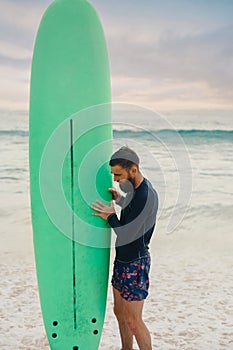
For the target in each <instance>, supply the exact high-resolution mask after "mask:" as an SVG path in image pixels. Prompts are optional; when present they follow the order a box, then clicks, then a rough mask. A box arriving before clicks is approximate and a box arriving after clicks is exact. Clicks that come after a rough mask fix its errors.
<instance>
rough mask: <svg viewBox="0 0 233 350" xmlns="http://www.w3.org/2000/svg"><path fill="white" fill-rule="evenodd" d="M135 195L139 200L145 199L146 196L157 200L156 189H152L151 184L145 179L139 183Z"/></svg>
mask: <svg viewBox="0 0 233 350" xmlns="http://www.w3.org/2000/svg"><path fill="white" fill-rule="evenodd" d="M136 195H137V197H141V198H143V197H145V198H147V197H148V196H149V197H153V198H158V193H157V191H156V189H155V188H154V187H153V185H152V184H151V182H150V181H149V180H148V179H146V178H144V180H143V182H142V183H141V185H140V186H139V188H138V190H137V191H136Z"/></svg>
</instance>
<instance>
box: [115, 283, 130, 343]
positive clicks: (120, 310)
mask: <svg viewBox="0 0 233 350" xmlns="http://www.w3.org/2000/svg"><path fill="white" fill-rule="evenodd" d="M113 296H114V313H115V315H116V318H117V321H118V324H119V330H120V336H121V343H122V350H132V348H133V333H132V332H131V330H130V328H129V327H128V325H127V323H126V315H125V311H124V303H123V301H124V299H123V298H122V297H121V295H120V292H119V291H118V290H117V289H115V288H113Z"/></svg>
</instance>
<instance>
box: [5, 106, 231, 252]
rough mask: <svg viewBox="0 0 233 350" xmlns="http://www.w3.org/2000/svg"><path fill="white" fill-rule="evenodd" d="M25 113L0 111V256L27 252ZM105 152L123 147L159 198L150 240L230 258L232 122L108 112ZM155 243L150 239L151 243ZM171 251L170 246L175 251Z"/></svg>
mask: <svg viewBox="0 0 233 350" xmlns="http://www.w3.org/2000/svg"><path fill="white" fill-rule="evenodd" d="M28 124H29V123H28V113H26V112H25V113H22V112H3V111H2V112H1V128H0V146H1V170H0V184H1V185H0V186H1V187H0V195H1V207H0V219H1V251H2V252H3V253H5V254H6V253H14V254H15V253H19V254H21V253H23V254H25V253H28V252H31V251H32V229H31V218H30V196H29V161H28V154H29V151H28V141H29V131H28V129H29V126H28ZM113 129H114V132H113V136H114V142H113V148H114V150H115V149H117V148H119V147H121V146H124V145H128V146H129V147H132V148H133V149H135V150H136V152H137V153H138V154H139V156H140V159H141V169H142V172H143V174H144V176H146V177H147V178H148V179H149V180H150V181H151V183H152V184H153V186H154V187H155V188H156V190H157V191H158V195H159V212H158V219H157V228H156V235H157V236H158V237H159V236H164V235H165V236H167V237H168V238H167V240H166V244H167V246H169V245H171V244H172V243H171V242H174V239H175V238H174V237H178V236H179V234H180V239H179V240H178V241H177V242H176V246H175V248H174V249H178V248H179V247H180V248H182V249H184V250H186V251H189V250H192V249H194V250H195V249H201V247H203V246H205V247H206V248H208V247H210V249H212V248H213V249H212V250H211V254H214V253H217V252H220V253H221V254H230V251H231V250H232V242H233V239H232V235H233V232H232V227H233V220H232V217H233V210H232V209H233V205H232V202H233V185H232V183H233V182H232V174H233V163H232V146H233V123H232V119H231V118H230V117H229V116H228V117H226V118H225V119H223V118H222V119H220V118H218V117H217V116H215V117H213V116H211V115H208V113H207V116H206V117H203V118H202V119H200V118H194V117H190V116H186V115H185V113H184V112H182V113H180V114H179V113H176V115H172V114H169V113H168V114H166V113H164V115H162V114H158V113H155V112H154V111H148V110H146V109H144V108H138V107H135V106H130V107H129V105H127V106H125V105H116V106H114V108H113ZM155 241H156V240H155ZM177 247H178V248H177Z"/></svg>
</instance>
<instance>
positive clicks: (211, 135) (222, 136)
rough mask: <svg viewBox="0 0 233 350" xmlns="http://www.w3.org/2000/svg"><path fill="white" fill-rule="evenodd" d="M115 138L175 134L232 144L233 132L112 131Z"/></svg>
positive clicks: (179, 130) (169, 136)
mask: <svg viewBox="0 0 233 350" xmlns="http://www.w3.org/2000/svg"><path fill="white" fill-rule="evenodd" d="M113 132H114V136H115V137H128V138H135V137H137V138H138V137H142V138H144V137H150V136H153V135H154V136H158V137H167V138H172V137H173V136H176V135H177V133H178V134H179V135H180V136H182V137H184V138H186V137H187V138H202V139H218V140H228V141H232V142H233V130H220V129H212V130H211V129H208V130H206V129H177V130H176V129H158V130H152V129H150V130H147V129H146V128H143V127H141V128H138V129H137V130H135V128H134V129H131V128H130V129H129V128H128V129H127V128H125V129H114V130H113Z"/></svg>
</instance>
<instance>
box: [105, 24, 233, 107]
mask: <svg viewBox="0 0 233 350" xmlns="http://www.w3.org/2000/svg"><path fill="white" fill-rule="evenodd" d="M232 37H233V26H228V27H223V28H219V29H217V30H215V31H210V32H208V31H205V32H201V33H194V34H193V33H190V34H186V35H183V34H181V33H176V32H170V31H164V32H162V33H161V34H160V36H159V37H154V35H153V32H147V33H146V32H145V33H142V32H141V35H139V36H137V35H133V33H131V32H129V31H128V32H125V35H124V36H123V35H121V32H120V34H119V33H117V32H115V33H114V32H112V37H111V38H109V41H108V42H109V49H110V59H111V68H112V73H113V76H114V77H115V80H118V89H114V90H115V91H116V90H118V91H119V84H120V83H119V81H120V80H121V79H122V83H123V84H122V89H123V85H125V84H126V82H127V81H130V79H131V81H132V79H134V87H133V86H131V92H134V93H135V91H134V90H135V89H136V87H138V92H139V94H141V95H142V96H143V95H145V91H146V90H147V93H148V94H149V93H150V94H151V98H154V96H156V97H157V98H158V97H159V95H160V94H161V86H162V87H163V92H164V96H165V95H166V94H167V98H168V97H169V95H171V93H172V92H173V93H172V94H173V97H174V98H177V99H178V100H180V101H184V100H187V99H190V102H191V101H193V100H195V102H197V101H198V99H202V104H203V103H204V100H205V99H206V102H207V103H208V105H209V104H210V103H212V104H213V103H214V104H216V103H219V104H221V103H222V104H224V103H226V104H228V105H231V106H232V101H233V59H232V58H233V57H232V56H233V45H232ZM120 47H121V50H120V49H119V48H120ZM127 79H128V80H127ZM142 79H144V80H145V79H147V82H148V87H147V89H146V87H145V84H143V85H142V86H141V88H140V84H141V81H142ZM113 86H114V83H113ZM181 86H182V89H181V88H180V87H181ZM125 87H126V88H127V84H126V85H125ZM165 87H167V88H165ZM118 96H119V95H118ZM116 97H117V96H116ZM119 97H120V96H119ZM160 97H161V98H162V96H161V95H160Z"/></svg>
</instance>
